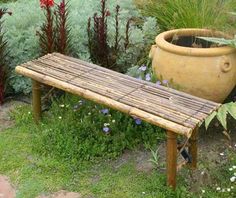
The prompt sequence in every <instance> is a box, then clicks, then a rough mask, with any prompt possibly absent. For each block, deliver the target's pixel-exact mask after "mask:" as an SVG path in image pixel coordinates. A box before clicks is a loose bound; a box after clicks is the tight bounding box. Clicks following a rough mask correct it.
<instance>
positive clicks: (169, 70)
mask: <svg viewBox="0 0 236 198" xmlns="http://www.w3.org/2000/svg"><path fill="white" fill-rule="evenodd" d="M209 34H210V35H212V36H213V37H218V36H222V33H221V32H212V31H210V30H205V29H177V30H171V31H167V32H163V33H161V34H159V35H158V36H157V37H156V45H153V46H152V49H151V51H150V57H151V58H152V67H153V70H154V72H155V74H156V75H157V77H158V78H159V79H164V80H168V81H169V86H172V87H175V88H177V89H179V90H181V91H184V92H186V93H190V94H192V95H195V96H198V97H201V98H205V99H208V100H211V101H215V102H223V101H224V100H225V98H226V97H227V96H228V95H229V94H230V92H231V91H232V90H233V88H234V87H235V85H236V49H234V48H231V47H227V46H224V47H213V48H192V47H182V46H177V45H174V44H171V43H170V42H168V41H167V40H168V39H170V38H172V37H174V36H175V35H178V36H193V35H198V36H209Z"/></svg>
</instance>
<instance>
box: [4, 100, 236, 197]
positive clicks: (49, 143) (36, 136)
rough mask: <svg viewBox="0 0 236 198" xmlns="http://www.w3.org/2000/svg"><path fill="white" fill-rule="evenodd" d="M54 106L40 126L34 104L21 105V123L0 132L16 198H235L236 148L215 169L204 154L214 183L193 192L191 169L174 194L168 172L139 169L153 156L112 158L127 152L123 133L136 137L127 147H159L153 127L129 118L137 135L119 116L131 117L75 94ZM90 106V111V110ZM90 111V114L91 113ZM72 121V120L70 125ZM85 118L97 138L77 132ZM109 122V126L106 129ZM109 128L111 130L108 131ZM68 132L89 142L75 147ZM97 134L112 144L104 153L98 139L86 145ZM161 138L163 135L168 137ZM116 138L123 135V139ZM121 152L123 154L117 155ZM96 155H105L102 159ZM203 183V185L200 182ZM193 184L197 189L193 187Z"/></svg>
mask: <svg viewBox="0 0 236 198" xmlns="http://www.w3.org/2000/svg"><path fill="white" fill-rule="evenodd" d="M53 105H54V108H52V109H51V110H50V111H49V112H48V113H45V114H46V115H45V114H44V120H43V121H42V123H41V126H39V128H37V127H36V125H35V123H34V122H33V118H32V112H31V107H30V105H22V106H21V107H19V108H17V109H16V110H15V112H14V113H13V114H12V118H14V119H15V121H16V125H15V126H14V127H13V128H10V129H7V130H4V131H3V132H1V133H0V158H1V160H2V162H3V163H0V173H1V174H5V175H8V176H9V177H10V179H11V181H12V182H13V184H14V185H15V186H16V187H17V197H19V198H31V197H37V196H38V195H39V194H48V193H50V192H56V191H58V190H60V189H64V190H68V191H75V192H79V193H81V195H83V196H84V197H91V196H94V197H104V198H105V197H107V198H108V197H109V198H113V197H114V198H115V197H124V198H132V197H138V198H139V197H140V198H141V197H148V198H152V197H153V198H154V197H163V198H164V197H173V198H174V197H180V198H182V197H194V198H195V197H196V198H197V197H225V198H231V197H233V196H234V194H235V189H236V183H235V182H236V179H235V172H236V155H235V152H234V149H236V147H235V148H231V149H230V148H227V149H225V148H224V149H223V150H222V152H219V151H218V154H217V156H218V158H219V159H218V160H221V161H225V160H226V159H227V160H226V161H225V164H222V165H219V164H218V165H215V166H213V167H212V165H211V163H209V159H208V160H204V159H205V158H208V157H207V154H206V152H204V153H205V154H206V157H205V158H203V159H201V160H200V161H199V170H200V175H204V172H207V170H209V169H210V170H211V171H210V174H211V177H212V179H211V181H212V182H210V183H205V182H204V181H208V179H209V178H208V177H209V176H207V175H204V176H202V177H203V178H204V179H201V178H198V180H200V181H199V183H200V184H199V185H200V188H197V189H198V190H197V191H194V190H191V189H190V186H189V185H190V183H191V182H194V177H193V176H192V175H191V174H190V172H189V171H188V170H187V169H186V170H183V171H181V174H180V177H179V180H178V183H179V185H178V187H177V190H176V191H175V192H174V191H172V190H170V189H169V188H167V187H166V184H165V181H166V180H165V172H163V171H161V169H158V168H157V169H152V170H149V171H148V172H146V171H140V170H139V169H138V168H137V161H136V160H137V159H139V158H140V162H139V163H145V161H146V160H149V159H150V158H151V156H149V157H148V158H143V157H144V156H143V155H140V154H139V153H140V152H144V151H142V149H140V148H139V150H134V151H132V152H131V153H130V154H128V153H129V152H127V150H126V151H123V152H125V154H124V156H123V157H118V158H117V157H116V159H113V160H111V159H109V158H110V157H112V158H113V157H114V156H117V155H118V153H120V151H121V150H120V149H123V148H124V147H123V146H120V145H119V143H122V141H124V139H123V137H122V136H123V135H125V136H126V138H129V137H128V136H130V138H131V136H133V137H134V140H131V142H125V143H124V145H125V144H126V146H127V145H129V146H130V147H133V146H134V145H135V144H138V143H139V142H140V141H144V142H147V143H148V142H149V143H152V142H153V143H154V144H158V145H159V144H160V143H161V142H162V137H161V136H159V135H158V137H157V138H156V135H157V134H156V133H155V132H154V130H153V126H150V125H148V124H146V123H143V122H141V124H140V122H139V121H137V120H135V119H134V118H127V119H128V120H129V122H128V123H129V125H133V126H134V128H135V130H136V132H138V134H137V133H136V134H134V133H132V129H131V131H130V132H129V133H127V134H126V130H125V129H126V128H125V127H124V126H123V124H124V123H123V122H122V121H123V119H122V121H120V120H119V118H120V117H126V116H124V115H122V114H121V113H118V112H113V111H111V110H110V111H109V113H111V115H112V117H110V116H109V114H107V115H104V113H107V110H105V109H104V107H102V106H97V108H95V109H94V104H93V103H90V102H87V101H84V102H83V103H82V102H81V100H80V99H79V98H77V97H75V96H67V97H66V98H64V99H60V100H59V101H55V102H54V104H53ZM86 106H87V107H88V108H85V107H86ZM74 110H75V111H74ZM101 110H102V111H101ZM90 113H91V115H89V114H90ZM95 114H99V115H102V116H101V117H100V116H99V118H96V119H99V120H100V122H99V123H98V122H96V123H95V122H94V119H93V118H94V117H92V115H95ZM66 115H67V116H68V117H70V118H73V119H76V120H77V122H78V124H75V126H74V127H73V126H71V125H70V124H71V120H72V119H69V118H67V116H66ZM113 119H116V122H115V123H113V122H112V120H113ZM68 120H70V121H69V123H68ZM82 120H83V121H84V122H86V123H87V124H86V126H88V125H89V128H94V127H95V126H96V129H95V131H94V133H93V131H90V133H92V134H88V133H85V132H84V131H77V129H76V127H78V126H79V123H81V121H82ZM109 120H110V122H109ZM74 122H76V121H74ZM108 123H109V124H110V125H107V124H108ZM137 123H138V124H137ZM73 124H74V123H73ZM104 124H106V127H108V128H109V129H110V131H108V132H107V130H106V128H105V125H104ZM90 125H92V126H90ZM98 125H99V126H98ZM115 125H117V126H115ZM124 128H125V129H124ZM132 128H133V127H132ZM41 129H43V130H41ZM86 130H87V129H86ZM157 130H159V129H157ZM146 132H148V134H149V135H148V136H146V135H144V134H145V133H146ZM109 133H110V134H109ZM114 133H118V134H117V135H116V134H114ZM69 134H70V135H71V134H76V135H79V136H80V138H82V139H83V140H84V142H81V143H80V144H81V145H76V144H75V142H76V141H78V140H76V139H75V140H73V139H72V138H69V139H67V138H65V137H68V136H69ZM94 134H96V136H97V135H98V136H100V137H96V139H97V140H99V139H100V140H102V139H103V141H104V139H105V138H107V139H109V140H110V142H109V143H108V142H106V141H105V144H106V145H107V146H106V147H105V149H104V150H103V149H101V148H104V144H103V145H102V144H100V142H99V141H94V140H92V141H93V143H94V144H95V145H94V146H92V150H91V151H90V150H89V148H88V147H87V146H91V145H90V144H89V143H88V141H86V139H88V138H94V137H95V136H94ZM99 134H100V135H99ZM122 134H123V135H122ZM161 134H162V135H164V133H161ZM143 135H144V136H143ZM117 136H119V138H118V139H117ZM142 136H143V137H142ZM46 137H47V138H46ZM143 138H144V139H143ZM146 138H148V139H146ZM112 139H113V140H114V141H112ZM116 141H121V142H116ZM210 141H212V138H210ZM221 144H222V143H221ZM112 145H113V146H114V145H115V147H114V148H115V149H112V148H111V147H112ZM147 145H148V144H147ZM129 146H128V147H129ZM211 146H212V145H211ZM73 147H74V148H73ZM79 147H80V148H82V149H80V151H79V152H78V151H76V150H74V149H77V148H79ZM233 147H234V145H233ZM109 148H110V149H109ZM71 149H72V151H71ZM153 149H156V147H153ZM117 151H119V152H118V153H117ZM85 153H90V154H91V153H92V156H91V157H90V162H89V161H84V160H82V159H79V158H80V157H81V158H83V157H85V159H86V155H85ZM94 154H95V155H94ZM97 154H99V155H100V156H103V157H102V158H101V157H98V156H99V155H97ZM127 154H128V155H127ZM160 154H161V152H159V153H158V155H160ZM119 156H120V154H119ZM121 156H122V155H121ZM127 156H129V157H127ZM226 157H227V158H226ZM92 158H93V159H92ZM159 158H160V157H159ZM162 160H164V159H159V161H158V162H159V163H163V161H162ZM16 162H17V163H16ZM208 174H209V173H208ZM196 182H197V181H196ZM201 182H203V183H202V184H201ZM197 183H198V182H197ZM127 184H129V185H127ZM192 185H193V186H194V184H192Z"/></svg>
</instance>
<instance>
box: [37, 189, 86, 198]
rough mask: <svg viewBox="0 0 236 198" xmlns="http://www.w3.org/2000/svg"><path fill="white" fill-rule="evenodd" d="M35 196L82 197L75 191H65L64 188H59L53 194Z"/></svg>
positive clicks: (50, 197)
mask: <svg viewBox="0 0 236 198" xmlns="http://www.w3.org/2000/svg"><path fill="white" fill-rule="evenodd" d="M37 198H82V195H81V194H79V193H75V192H67V191H64V190H61V191H59V192H56V193H54V194H51V195H47V196H46V195H41V196H39V197H37Z"/></svg>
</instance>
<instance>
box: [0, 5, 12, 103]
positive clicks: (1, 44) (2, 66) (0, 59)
mask: <svg viewBox="0 0 236 198" xmlns="http://www.w3.org/2000/svg"><path fill="white" fill-rule="evenodd" d="M5 14H9V15H12V12H9V11H8V10H7V9H6V8H0V105H2V104H3V101H4V93H5V82H6V76H7V68H6V66H7V61H6V60H7V55H8V53H9V51H8V48H7V40H6V39H5V38H4V35H5V33H4V32H3V22H4V21H3V20H2V17H3V15H5Z"/></svg>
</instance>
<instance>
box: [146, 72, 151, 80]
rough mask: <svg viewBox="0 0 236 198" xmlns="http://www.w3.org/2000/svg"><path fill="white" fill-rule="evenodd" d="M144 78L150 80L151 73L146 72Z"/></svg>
mask: <svg viewBox="0 0 236 198" xmlns="http://www.w3.org/2000/svg"><path fill="white" fill-rule="evenodd" d="M145 80H146V81H150V80H151V75H150V74H149V73H148V74H146V76H145Z"/></svg>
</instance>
